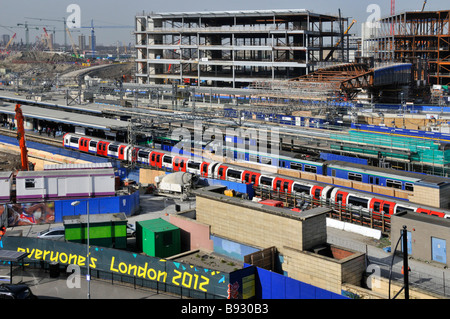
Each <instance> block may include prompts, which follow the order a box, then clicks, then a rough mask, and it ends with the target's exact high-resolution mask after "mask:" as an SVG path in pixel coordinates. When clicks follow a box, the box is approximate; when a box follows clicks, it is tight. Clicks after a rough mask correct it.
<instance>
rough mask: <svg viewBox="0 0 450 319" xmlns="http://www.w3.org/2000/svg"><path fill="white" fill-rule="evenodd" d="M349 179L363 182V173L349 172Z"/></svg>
mask: <svg viewBox="0 0 450 319" xmlns="http://www.w3.org/2000/svg"><path fill="white" fill-rule="evenodd" d="M348 179H349V180H352V181H357V182H362V175H361V174H356V173H348Z"/></svg>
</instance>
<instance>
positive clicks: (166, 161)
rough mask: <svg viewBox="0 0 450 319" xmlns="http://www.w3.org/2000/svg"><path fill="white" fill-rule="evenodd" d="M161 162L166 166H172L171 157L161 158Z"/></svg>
mask: <svg viewBox="0 0 450 319" xmlns="http://www.w3.org/2000/svg"><path fill="white" fill-rule="evenodd" d="M163 162H164V163H167V164H172V156H167V155H166V156H164V157H163Z"/></svg>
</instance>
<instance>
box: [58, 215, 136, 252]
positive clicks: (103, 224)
mask: <svg viewBox="0 0 450 319" xmlns="http://www.w3.org/2000/svg"><path fill="white" fill-rule="evenodd" d="M127 221H128V220H127V217H126V216H125V214H124V213H114V214H90V215H89V245H95V246H102V247H108V248H117V249H125V248H127ZM63 223H64V228H65V239H66V240H67V241H70V242H75V243H80V244H87V215H74V216H64V217H63Z"/></svg>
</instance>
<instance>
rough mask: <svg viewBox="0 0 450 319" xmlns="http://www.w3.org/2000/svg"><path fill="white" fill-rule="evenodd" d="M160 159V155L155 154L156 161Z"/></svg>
mask: <svg viewBox="0 0 450 319" xmlns="http://www.w3.org/2000/svg"><path fill="white" fill-rule="evenodd" d="M160 160H161V155H159V154H158V155H156V162H157V163H159V161H160Z"/></svg>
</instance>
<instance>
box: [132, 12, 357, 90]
mask: <svg viewBox="0 0 450 319" xmlns="http://www.w3.org/2000/svg"><path fill="white" fill-rule="evenodd" d="M340 21H341V22H342V25H340V23H339V22H340ZM135 23H136V29H135V36H136V49H137V59H136V78H137V82H138V83H140V84H164V83H174V82H175V83H178V84H184V85H198V86H216V87H232V88H240V87H246V86H248V85H249V84H250V83H252V82H254V81H264V80H275V79H277V80H282V79H291V78H295V77H298V76H302V75H306V74H308V73H309V72H312V71H314V70H316V69H317V67H318V66H319V64H320V66H322V67H323V66H324V65H323V62H324V61H325V60H329V62H331V61H332V59H329V57H327V56H328V53H329V52H330V50H333V51H336V52H335V53H339V54H334V56H335V57H336V56H337V57H338V59H339V61H340V62H343V61H348V59H349V34H348V33H346V34H344V31H345V30H346V29H347V28H348V27H349V23H348V18H340V17H339V16H333V15H324V14H316V13H312V12H310V11H308V10H305V9H295V10H248V11H209V12H207V11H205V12H185V13H176V12H168V13H150V14H142V15H138V16H136V20H135ZM341 35H342V37H343V38H344V41H340V40H341ZM338 42H339V43H340V45H339V46H336V44H337V43H338ZM321 63H322V64H321Z"/></svg>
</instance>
